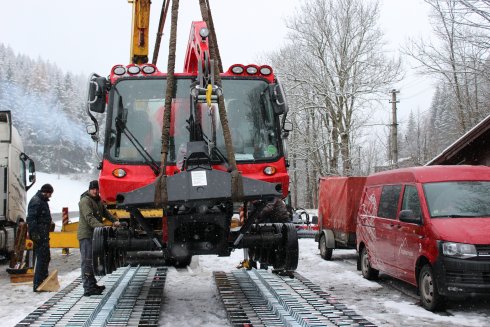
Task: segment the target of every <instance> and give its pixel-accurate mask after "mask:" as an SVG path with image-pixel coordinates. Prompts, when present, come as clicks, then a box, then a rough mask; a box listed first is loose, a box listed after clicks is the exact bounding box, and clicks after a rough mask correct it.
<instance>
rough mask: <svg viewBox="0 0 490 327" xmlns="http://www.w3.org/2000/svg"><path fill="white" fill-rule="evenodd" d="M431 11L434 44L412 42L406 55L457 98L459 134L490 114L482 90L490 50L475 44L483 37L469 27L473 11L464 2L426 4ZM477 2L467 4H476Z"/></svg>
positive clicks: (440, 0)
mask: <svg viewBox="0 0 490 327" xmlns="http://www.w3.org/2000/svg"><path fill="white" fill-rule="evenodd" d="M425 2H426V3H427V4H428V5H429V6H430V7H431V12H432V13H431V20H432V26H433V32H434V35H435V36H436V42H434V40H424V39H420V40H417V41H415V40H411V41H410V42H409V44H408V45H407V46H406V47H405V49H404V52H405V53H406V54H408V55H409V56H410V57H412V58H413V59H415V61H416V62H418V63H419V71H420V72H421V73H424V74H432V75H435V76H438V77H439V78H440V79H441V82H440V83H441V85H442V86H443V87H446V86H449V87H450V88H451V90H452V93H453V94H454V96H452V97H451V99H452V100H453V102H452V103H451V104H450V108H448V109H451V110H452V111H453V113H454V115H455V116H456V121H457V126H458V134H459V135H461V134H463V133H464V132H466V131H467V130H468V129H469V128H470V127H472V126H473V125H475V124H476V123H477V122H478V121H479V120H481V118H482V117H484V116H485V115H486V113H487V112H488V110H487V109H485V108H482V106H481V102H482V97H481V96H480V93H481V92H480V88H481V85H482V81H483V79H486V78H485V77H484V73H485V72H486V67H487V58H488V48H486V47H485V48H482V47H481V44H480V46H479V45H478V44H477V43H475V42H472V40H475V39H476V37H477V35H480V36H481V33H480V32H478V31H476V30H475V28H474V27H473V26H471V24H469V20H468V19H469V18H468V15H469V14H468V13H469V11H468V10H466V11H462V10H461V8H462V5H463V2H464V1H461V0H425ZM474 2H475V1H470V0H468V1H466V3H467V4H472V3H474Z"/></svg>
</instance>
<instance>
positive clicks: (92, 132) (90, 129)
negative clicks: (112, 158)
mask: <svg viewBox="0 0 490 327" xmlns="http://www.w3.org/2000/svg"><path fill="white" fill-rule="evenodd" d="M96 133H97V127H96V126H95V124H89V125H87V134H90V135H95V134H96Z"/></svg>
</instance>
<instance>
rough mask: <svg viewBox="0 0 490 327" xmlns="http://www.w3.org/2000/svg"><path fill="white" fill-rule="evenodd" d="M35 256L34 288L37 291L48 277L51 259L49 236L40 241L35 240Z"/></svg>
mask: <svg viewBox="0 0 490 327" xmlns="http://www.w3.org/2000/svg"><path fill="white" fill-rule="evenodd" d="M34 256H35V257H36V266H35V268H34V281H33V289H34V292H35V291H36V290H37V288H38V287H39V285H41V284H42V282H43V281H44V280H45V279H46V278H48V268H49V262H50V261H51V253H50V251H49V237H42V238H41V240H39V241H38V242H34Z"/></svg>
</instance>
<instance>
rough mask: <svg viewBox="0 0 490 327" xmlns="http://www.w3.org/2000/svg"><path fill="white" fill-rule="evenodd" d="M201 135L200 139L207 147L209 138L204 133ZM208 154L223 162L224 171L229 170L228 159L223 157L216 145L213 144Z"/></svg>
mask: <svg viewBox="0 0 490 327" xmlns="http://www.w3.org/2000/svg"><path fill="white" fill-rule="evenodd" d="M201 133H202V138H203V140H204V142H206V144H207V145H208V146H209V137H208V136H207V135H206V133H204V132H201ZM210 154H211V155H212V154H215V155H216V156H217V157H218V159H220V162H223V163H224V164H225V166H226V169H229V168H230V165H229V162H228V159H227V158H226V157H225V155H224V154H223V152H221V150H220V149H219V148H218V147H217V146H216V143H213V147H212V148H211V153H210Z"/></svg>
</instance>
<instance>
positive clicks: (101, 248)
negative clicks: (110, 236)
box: [92, 227, 107, 276]
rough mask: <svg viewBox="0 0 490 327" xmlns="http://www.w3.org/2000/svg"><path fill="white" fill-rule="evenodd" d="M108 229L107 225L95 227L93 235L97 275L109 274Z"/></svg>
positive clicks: (94, 264) (93, 253) (93, 259)
mask: <svg viewBox="0 0 490 327" xmlns="http://www.w3.org/2000/svg"><path fill="white" fill-rule="evenodd" d="M106 259H107V230H106V228H105V227H95V229H94V235H93V237H92V264H93V266H94V273H95V275H96V276H105V275H106V274H107V263H106Z"/></svg>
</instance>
